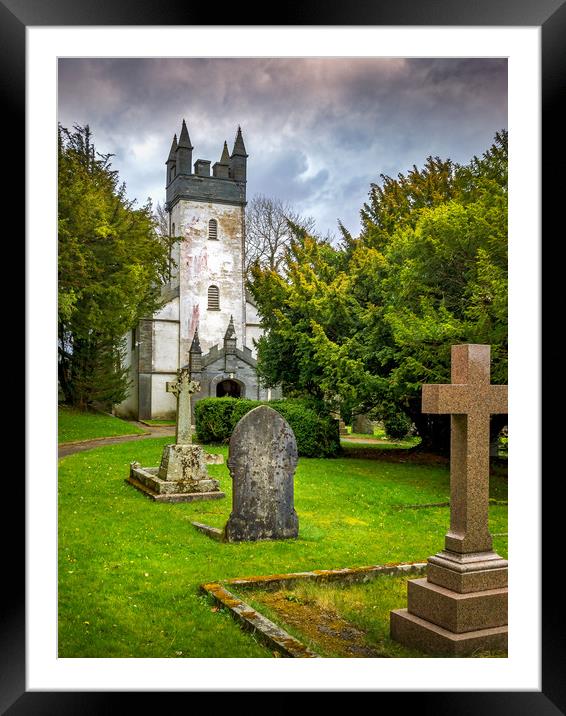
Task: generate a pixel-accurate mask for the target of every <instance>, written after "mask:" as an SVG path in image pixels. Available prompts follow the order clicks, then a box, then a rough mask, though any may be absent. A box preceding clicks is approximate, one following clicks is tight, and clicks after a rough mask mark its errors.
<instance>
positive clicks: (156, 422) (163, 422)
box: [141, 420, 176, 426]
mask: <svg viewBox="0 0 566 716" xmlns="http://www.w3.org/2000/svg"><path fill="white" fill-rule="evenodd" d="M141 422H142V423H144V425H167V426H170V425H173V426H174V425H176V423H175V421H174V420H142V421H141Z"/></svg>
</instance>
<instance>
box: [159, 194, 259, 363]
mask: <svg viewBox="0 0 566 716" xmlns="http://www.w3.org/2000/svg"><path fill="white" fill-rule="evenodd" d="M210 219H216V221H217V222H218V239H216V240H211V239H209V238H208V222H209V220H210ZM172 221H173V222H174V223H175V227H176V231H177V232H178V233H179V234H181V235H182V236H183V237H184V238H183V241H182V242H181V244H180V247H179V252H180V260H179V279H180V289H179V290H180V296H179V301H180V303H179V320H180V356H179V358H180V364H181V365H185V364H186V363H187V362H188V359H189V348H190V345H191V341H192V339H193V335H194V331H195V328H196V327H197V325H198V330H199V340H200V345H201V347H202V350H203V352H207V351H208V350H209V349H210V348H211V347H212V346H213V345H215V344H216V343H218V342H219V341H221V340H222V338H223V336H224V334H225V332H226V329H227V328H228V323H229V321H230V316H233V318H234V328H235V331H236V337H237V340H238V343H239V344H240V345H243V342H244V331H245V320H246V319H245V305H244V303H245V302H244V279H243V272H242V262H243V207H241V206H230V205H227V204H216V203H212V202H206V203H205V202H196V201H180V202H177V203H176V204H175V206H174V207H173V210H172ZM212 285H214V286H217V287H218V289H219V293H220V308H219V310H209V309H208V289H209V287H210V286H212Z"/></svg>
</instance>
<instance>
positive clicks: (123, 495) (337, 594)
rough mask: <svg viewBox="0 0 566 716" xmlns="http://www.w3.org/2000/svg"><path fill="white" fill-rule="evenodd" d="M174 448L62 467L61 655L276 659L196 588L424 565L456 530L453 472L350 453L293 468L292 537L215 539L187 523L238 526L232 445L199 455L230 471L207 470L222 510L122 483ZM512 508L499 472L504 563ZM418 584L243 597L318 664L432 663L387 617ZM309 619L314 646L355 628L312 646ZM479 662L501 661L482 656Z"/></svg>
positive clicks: (110, 451)
mask: <svg viewBox="0 0 566 716" xmlns="http://www.w3.org/2000/svg"><path fill="white" fill-rule="evenodd" d="M171 442H172V438H171V437H162V438H147V439H144V440H136V441H132V442H124V443H122V444H114V445H108V446H101V447H97V448H95V449H91V450H88V451H85V452H82V453H77V454H74V455H69V456H67V457H65V458H63V459H62V460H61V461H60V467H59V560H60V562H59V656H61V657H101V656H105V657H148V658H161V657H170V658H187V657H189V658H190V657H197V658H200V657H222V658H231V657H232V658H235V657H263V658H274V657H277V656H281V655H282V654H281V653H280V652H278V651H277V650H276V649H274V648H272V647H270V646H269V645H268V644H267V645H266V643H265V642H264V640H262V639H261V638H259V637H258V635H257V634H253V633H250V632H248V631H246V630H245V629H243V628H242V625H241V624H239V623H238V622H237V621H236V620H234V619H233V618H232V616H231V615H230V613H229V610H227V609H225V608H222V607H219V606H218V604H217V603H216V602H215V601H214V600H212V599H211V598H210V596H209V595H207V594H205V593H203V591H202V585H203V584H210V583H212V582H218V583H225V582H226V581H227V580H234V579H241V578H244V577H255V576H261V575H264V576H265V575H273V574H277V575H286V574H289V573H297V572H309V571H313V570H315V571H317V570H343V569H345V568H347V569H352V570H357V569H359V568H365V567H367V566H368V565H396V564H400V563H404V564H406V563H420V564H421V565H422V564H423V563H426V561H427V559H428V558H429V557H430V556H431V555H433V554H435V553H436V552H438V550H439V548H440V546H441V544H442V535H443V534H444V533H446V531H447V529H448V527H449V523H450V510H449V507H448V505H449V500H450V476H449V467H448V465H447V464H446V462H444V463H443V462H441V461H438V462H434V461H432V462H430V464H422V463H419V462H418V461H415V460H410V459H406V460H404V456H403V448H399V447H397V448H392V449H391V450H387V449H386V447H385V446H382V447H381V448H380V449H379V451H375V452H378V454H380V455H382V454H383V453H389V454H388V459H375V458H371V457H370V458H368V457H363V458H360V457H356V450H355V448H353V447H351V446H346V447H345V448H344V454H343V455H341V456H340V457H337V458H327V459H322V458H303V457H301V458H299V460H298V463H297V468H296V472H295V475H294V506H295V510H296V513H297V515H298V520H299V531H298V536H297V537H296V538H292V539H274V540H270V539H265V540H258V541H240V542H236V543H222V542H218V541H215V540H211V539H210V538H209V537H208V536H207V535H205V534H202V533H201V532H199V531H198V530H196V529H195V527H194V526H193V524H192V523H193V522H198V523H205V524H207V525H209V526H210V527H212V528H216V529H218V530H221V529H222V528H223V526H224V525H225V524H226V523H227V521H228V519H229V517H230V512H231V506H232V479H231V477H230V474H229V468H228V465H227V464H226V462H227V459H228V447H227V446H219V445H210V446H206V445H204V446H202V447H203V449H204V450H205V451H206V452H207V453H212V454H220V455H222V456H223V458H224V461H223V463H222V464H208V465H207V466H206V467H207V471H208V473H209V476H210V477H211V478H213V479H215V480H218V482H219V484H220V488H221V490H222V491H223V492H224V493H225V495H226V497H225V499H218V500H212V501H197V502H186V503H158V502H155V501H152V500H150V499H148V497H147V496H146V495H144V494H142V493H141V492H139V491H137V490H135V489H133V488H132V486H131V485H129V484H128V483H127V482H125V477H126V476H127V472H128V466H129V465H130V463H132V462H139V463H141V464H143V465H153V464H155V465H157V464H159V459H160V457H161V455H162V453H163V448H164V446H165V445H167V444H171ZM366 449H367V448H366ZM394 456H395V458H394ZM506 500H507V480H506V474H505V470H504V469H502V468H501V467H500V468H498V469H492V471H491V476H490V481H489V503H488V504H489V508H488V513H489V514H488V517H489V530H490V532H491V534H492V536H493V549H494V551H496V552H497V553H498V555H500V556H501V557H502V558H503V559H505V558H506V556H507V503H506ZM415 576H417V577H418V576H421V575H419V574H416V575H415V574H411V575H408V574H400V575H389V576H379V577H377V578H376V579H373V580H371V581H370V582H368V583H367V584H353V585H339V584H332V585H328V584H320V585H317V584H313V583H311V584H308V585H306V584H301V585H298V586H297V585H293V587H292V588H291V587H286V586H285V587H283V589H282V590H280V592H281V593H280V594H279V595H278V594H277V592H269V593H263V594H262V592H261V590H255V591H254V592H253V593H252V592H250V591H249V590H246V594H245V595H242V594H240V596H242V598H244V599H245V600H246V604H250V600H251V606H252V607H253V608H257V609H258V610H259V611H260V612H261V613H262V614H263V615H264V616H265V617H266V618H268V619H271V620H272V621H274V622H275V623H276V624H279V625H280V626H281V627H282V628H283V629H284V630H285V632H286V633H288V634H290V635H292V636H293V637H295V638H296V639H297V640H299V641H300V643H306V644H308V645H309V646H310V648H311V649H312V650H313V652H314V653H315V654H316V655H317V656H322V657H324V656H340V657H351V656H354V657H360V656H361V657H363V656H366V657H370V658H371V657H407V658H411V657H417V656H418V657H422V656H427V654H425V653H423V652H420V651H419V650H416V649H414V648H412V647H410V646H404V645H403V644H400V643H398V642H396V641H394V640H392V639H391V637H390V635H389V612H390V611H392V610H395V609H398V608H400V607H404V606H405V604H406V594H407V593H406V589H407V585H406V582H407V578H408V577H411V578H413V579H414V578H415ZM277 596H279V599H278V600H277ZM281 604H283V607H284V609H283V610H282V609H281ZM289 610H291V613H289ZM305 610H306V611H305ZM313 610H314V611H313ZM314 613H317V614H318V615H319V617H318V618H319V622H318V623H319V625H322V627H323V630H322V631H319V632H318V636H319V637H320V635H321V634H324V624H325V622H324V619H325V618H327V617H328V613H331V614H332V615H333V623H336V619H337V618H338V617H339V618H341V619H344V620H345V624H346V625H347V626H344V628H343V629H338V630H337V631H338V633H342V634H345V635H347V638H346V639H345V640H344V639H342V640H339V641H341V642H342V644H341V646H340V645H339V646H337V645H336V644H335V643H330V644H328V643H317V641H316V639H313V635H312V633H311V634H309V633H308V631H307V632H305V627H304V625H305V624H307V625H311V631H312V625H313V624H316V623H317V620H316V619H315V618H314V617H313V614H314ZM297 614H299V616H298V617H297ZM335 615H338V617H337V616H335ZM297 620H298V621H297ZM344 643H345V646H344ZM344 649H346V651H344ZM348 649H350V651H348ZM351 649H354V650H353V651H351ZM356 649H357V651H356ZM472 655H474V656H502V655H504V653H503V652H502V651H497V650H495V651H491V652H490V651H481V650H480V651H478V652H477V653H475V654H472Z"/></svg>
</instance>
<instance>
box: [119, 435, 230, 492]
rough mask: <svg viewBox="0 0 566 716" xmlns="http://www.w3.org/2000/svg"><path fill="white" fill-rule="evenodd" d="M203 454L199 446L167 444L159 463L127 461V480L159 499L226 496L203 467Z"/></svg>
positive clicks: (204, 461) (204, 456)
mask: <svg viewBox="0 0 566 716" xmlns="http://www.w3.org/2000/svg"><path fill="white" fill-rule="evenodd" d="M206 462H207V459H206V455H205V453H204V451H203V449H202V448H201V446H200V445H166V446H165V447H164V448H163V455H162V457H161V465H160V466H159V467H158V468H157V467H141V465H140V464H139V463H136V462H133V463H131V464H130V475H129V477H128V478H127V479H126V482H128V483H130V484H131V485H133V487H135V488H136V489H138V490H140V491H141V492H143V493H144V494H146V495H147V496H148V497H151V498H152V499H154V500H156V501H159V502H193V501H195V500H216V499H219V498H222V497H225V494H224V493H223V492H221V491H220V483H219V482H218V480H214V479H212V478H211V477H210V476H209V475H208V472H207V470H206Z"/></svg>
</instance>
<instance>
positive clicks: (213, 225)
mask: <svg viewBox="0 0 566 716" xmlns="http://www.w3.org/2000/svg"><path fill="white" fill-rule="evenodd" d="M208 238H209V239H214V240H215V241H216V239H218V222H217V221H216V219H211V220H210V221H209V222H208Z"/></svg>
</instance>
